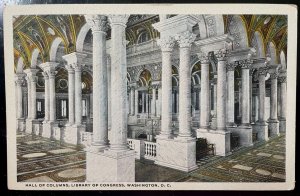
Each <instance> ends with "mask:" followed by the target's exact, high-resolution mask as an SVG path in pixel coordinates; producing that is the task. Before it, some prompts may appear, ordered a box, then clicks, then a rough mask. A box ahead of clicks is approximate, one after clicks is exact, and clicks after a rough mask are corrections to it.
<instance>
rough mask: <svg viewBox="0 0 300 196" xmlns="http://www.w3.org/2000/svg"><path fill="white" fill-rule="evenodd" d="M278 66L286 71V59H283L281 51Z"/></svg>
mask: <svg viewBox="0 0 300 196" xmlns="http://www.w3.org/2000/svg"><path fill="white" fill-rule="evenodd" d="M280 64H281V66H282V69H283V70H285V69H286V58H285V53H284V52H283V51H281V52H280Z"/></svg>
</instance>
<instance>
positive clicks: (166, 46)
mask: <svg viewBox="0 0 300 196" xmlns="http://www.w3.org/2000/svg"><path fill="white" fill-rule="evenodd" d="M157 45H158V46H160V48H161V51H163V52H171V51H172V50H173V48H174V45H175V38H174V37H171V36H168V37H165V38H160V39H159V40H157Z"/></svg>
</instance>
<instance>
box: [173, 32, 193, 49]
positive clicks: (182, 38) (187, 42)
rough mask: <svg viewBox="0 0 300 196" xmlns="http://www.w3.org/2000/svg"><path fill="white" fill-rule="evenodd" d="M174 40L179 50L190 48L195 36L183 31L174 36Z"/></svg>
mask: <svg viewBox="0 0 300 196" xmlns="http://www.w3.org/2000/svg"><path fill="white" fill-rule="evenodd" d="M175 39H176V41H177V42H178V44H179V46H180V47H181V48H190V47H191V46H192V43H193V42H194V41H195V39H196V35H195V34H193V33H191V32H189V31H185V32H183V33H180V34H177V35H175Z"/></svg>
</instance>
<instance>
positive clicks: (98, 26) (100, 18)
mask: <svg viewBox="0 0 300 196" xmlns="http://www.w3.org/2000/svg"><path fill="white" fill-rule="evenodd" d="M84 17H85V20H86V22H87V23H88V25H89V26H90V27H91V29H92V32H97V31H102V32H106V31H107V29H108V24H107V17H106V16H104V15H85V16H84Z"/></svg>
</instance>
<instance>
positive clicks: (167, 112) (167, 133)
mask: <svg viewBox="0 0 300 196" xmlns="http://www.w3.org/2000/svg"><path fill="white" fill-rule="evenodd" d="M157 44H158V45H159V46H160V47H161V51H162V76H161V132H160V134H159V137H164V138H171V137H172V136H171V131H172V102H171V101H172V64H171V53H172V50H173V47H174V44H175V39H174V38H173V37H165V38H161V39H160V40H158V42H157Z"/></svg>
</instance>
